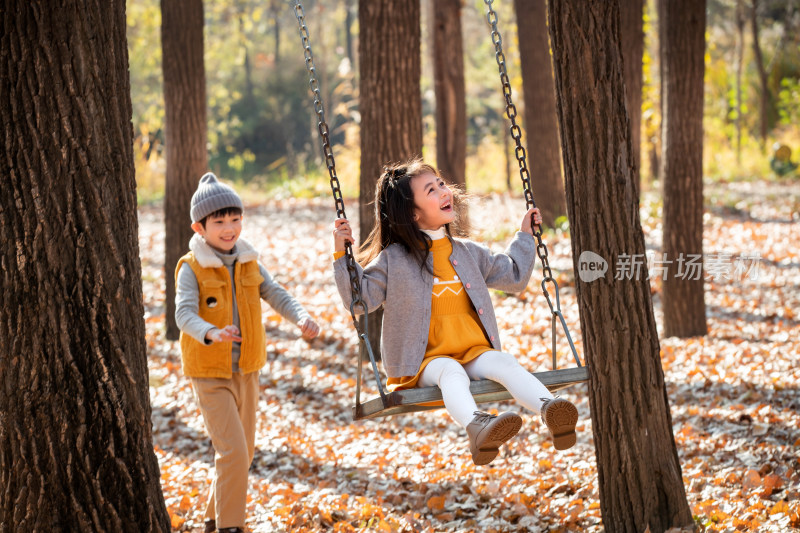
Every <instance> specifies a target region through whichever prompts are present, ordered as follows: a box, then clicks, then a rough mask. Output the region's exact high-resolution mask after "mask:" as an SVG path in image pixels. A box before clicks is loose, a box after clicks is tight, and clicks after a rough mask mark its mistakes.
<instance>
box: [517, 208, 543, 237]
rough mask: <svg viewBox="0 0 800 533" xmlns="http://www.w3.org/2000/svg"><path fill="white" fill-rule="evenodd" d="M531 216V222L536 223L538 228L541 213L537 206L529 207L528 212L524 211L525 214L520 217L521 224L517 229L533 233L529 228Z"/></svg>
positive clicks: (529, 233) (540, 222) (540, 221)
mask: <svg viewBox="0 0 800 533" xmlns="http://www.w3.org/2000/svg"><path fill="white" fill-rule="evenodd" d="M531 217H533V223H534V224H536V229H537V230H538V229H540V227H539V226H541V224H542V214H541V213H540V212H539V208H538V207H531V208H530V209H528V212H527V213H525V216H524V217H522V224H521V225H520V228H519V230H520V231H524V232H525V233H527V234H528V235H533V229H531Z"/></svg>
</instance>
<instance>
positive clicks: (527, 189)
mask: <svg viewBox="0 0 800 533" xmlns="http://www.w3.org/2000/svg"><path fill="white" fill-rule="evenodd" d="M483 1H484V3H485V4H486V8H487V11H486V20H488V21H489V24H490V25H491V26H492V43H494V58H495V60H496V61H497V67H498V69H499V71H500V82H501V83H502V84H503V97H504V98H505V100H506V115H507V116H508V119H509V120H510V121H511V138H512V139H514V143H515V144H516V148H515V149H514V155H515V157H516V159H517V164H518V165H519V177H520V178H521V179H522V190H523V192H524V193H525V205H526V208H527V209H530V208H531V207H536V202H534V201H533V193H532V192H531V177H530V173H529V172H528V164H527V162H526V159H525V147H523V146H522V130H521V129H520V127H519V126H518V125H517V106H515V105H514V102H513V101H512V100H511V83H510V82H509V81H508V72H507V70H506V56H505V54H504V53H503V38H502V37H501V36H500V31H499V30H498V29H497V13H496V12H495V11H494V9H493V8H492V2H493V1H494V0H483ZM531 230H532V231H533V236H534V237H536V242H537V245H536V253H537V255H538V256H539V260H540V261H541V262H542V270H543V272H544V281H552V282H553V283H555V279H554V278H553V272H552V271H551V270H550V262H549V261H548V259H547V246H546V245H545V244H544V242H543V241H542V229H541V227H537V226H535V225H534V223H533V219H531ZM542 288H544V285H543V286H542ZM544 290H545V295H547V289H544Z"/></svg>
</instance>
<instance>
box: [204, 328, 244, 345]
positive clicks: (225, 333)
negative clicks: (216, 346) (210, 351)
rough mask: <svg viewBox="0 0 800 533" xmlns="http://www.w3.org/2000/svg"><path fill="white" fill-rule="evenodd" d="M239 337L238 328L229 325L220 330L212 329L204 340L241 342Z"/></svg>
mask: <svg viewBox="0 0 800 533" xmlns="http://www.w3.org/2000/svg"><path fill="white" fill-rule="evenodd" d="M239 335H240V332H239V328H237V327H236V326H234V325H230V326H225V327H224V328H222V329H219V328H214V329H211V330H209V331H208V333H206V339H208V340H210V341H211V342H233V341H236V342H242V338H241V337H240V336H239Z"/></svg>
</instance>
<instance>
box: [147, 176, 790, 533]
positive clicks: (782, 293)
mask: <svg viewBox="0 0 800 533" xmlns="http://www.w3.org/2000/svg"><path fill="white" fill-rule="evenodd" d="M778 186H780V185H778ZM769 187H772V188H773V190H774V188H775V185H769V186H768V185H767V184H759V183H756V184H730V185H727V186H725V187H724V189H725V194H724V195H721V194H718V195H717V196H715V195H714V192H713V190H712V193H711V194H709V195H708V197H709V200H707V201H708V202H709V204H710V205H709V206H708V209H707V212H706V215H705V239H706V244H705V253H706V255H707V256H708V255H710V254H730V255H731V256H732V257H739V256H743V255H746V254H750V253H752V252H754V251H757V252H758V253H759V254H760V259H759V260H758V264H757V268H758V271H757V275H755V276H753V275H752V274H753V273H752V271H751V272H749V273H745V275H743V276H729V277H730V278H731V279H726V277H725V276H719V277H718V279H709V280H708V281H707V283H706V303H707V306H708V325H709V334H708V335H707V336H706V337H702V338H693V339H674V338H670V339H664V340H662V344H661V346H662V362H663V366H664V371H665V377H666V381H667V386H668V394H669V400H670V404H671V408H672V415H673V422H674V426H673V430H674V433H675V438H676V441H677V443H678V451H679V453H680V458H681V464H682V467H683V476H684V480H685V484H686V489H687V495H688V498H689V503H690V505H691V508H692V512H693V514H694V515H696V517H697V518H696V520H697V522H698V523H699V524H700V525H702V526H703V527H705V528H706V530H707V531H733V530H750V531H789V530H793V529H800V502H798V496H799V495H800V460H799V459H798V450H800V393H798V384H800V349H799V348H800V343H799V342H798V340H797V339H798V333H800V321H799V320H800V319H799V318H798V316H797V314H798V312H800V311H798V310H800V291H798V287H800V259H799V258H798V253H797V251H796V248H795V246H796V241H797V235H798V234H797V222H798V220H797V212H798V205H800V203H799V202H798V196H797V193H789V194H786V193H780V192H778V193H776V194H775V195H774V196H773V197H770V198H767V200H768V201H763V202H761V201H758V198H757V196H756V195H757V194H761V193H763V192H764V191H765V190H769ZM787 190H789V191H791V190H792V189H791V188H790V187H789V185H788V184H787ZM737 194H738V196H737V197H736V198H739V200H737V201H732V200H731V195H734V196H735V195H737ZM643 205H644V208H643V210H642V223H643V226H644V228H645V233H646V237H647V243H648V248H649V249H658V248H659V246H660V226H659V220H658V218H657V214H656V213H650V210H651V207H650V206H649V204H647V202H645V203H643ZM523 208H524V202H523V201H522V200H521V199H519V198H509V197H506V196H501V195H495V196H491V197H488V198H485V199H483V200H481V201H479V202H477V203H476V204H475V205H474V206H473V208H472V211H471V218H472V223H473V227H474V228H475V230H476V231H474V235H475V237H476V238H477V239H478V240H484V241H487V242H491V244H492V246H493V247H494V248H496V249H502V247H503V245H504V244H505V242H506V241H507V239H508V237H509V236H510V235H511V232H513V229H514V228H515V227H516V226H517V224H518V219H519V218H520V217H521V213H522V212H523V210H524V209H523ZM652 209H654V208H652ZM348 212H350V213H355V212H357V209H356V206H355V204H353V203H349V204H348ZM333 216H334V212H333V208H332V203H331V202H330V201H328V200H327V199H314V200H295V199H283V200H275V201H272V202H270V203H269V204H267V205H259V206H248V208H247V215H246V218H245V229H244V232H243V236H245V237H246V238H247V239H248V240H250V241H251V242H252V243H254V245H255V246H256V248H258V249H259V250H260V251H261V254H262V255H261V260H262V262H263V263H264V264H265V266H266V267H267V269H268V270H270V272H271V273H272V274H273V276H274V277H275V278H276V279H277V280H278V281H280V282H281V283H283V284H284V285H285V286H286V287H287V288H288V289H289V290H290V292H292V293H293V294H294V295H295V296H296V297H297V298H298V299H299V300H300V301H301V302H302V303H303V304H304V305H305V306H306V307H307V309H309V311H310V312H311V313H312V314H313V315H314V316H315V317H316V318H317V319H318V321H319V322H320V323H321V324H322V326H323V332H322V335H321V336H320V338H318V339H315V340H314V341H313V342H311V343H307V342H305V341H303V340H301V339H300V338H299V335H298V332H297V330H296V328H294V327H293V326H291V325H289V324H287V323H285V322H283V321H281V320H280V318H279V317H278V316H277V315H275V313H274V312H273V311H272V310H271V309H269V307H268V306H266V305H264V311H265V314H264V320H265V324H266V327H267V337H268V343H269V345H268V357H269V362H268V364H267V366H266V367H265V368H264V370H263V371H262V373H261V385H262V395H261V403H260V416H259V423H258V433H257V441H256V446H257V450H256V456H255V460H254V463H253V467H252V469H251V485H250V487H251V490H250V493H249V503H248V527H249V529H250V531H253V532H267V531H289V530H292V531H323V530H331V531H356V530H370V531H386V532H390V531H484V532H491V531H532V532H536V531H600V530H602V523H601V514H600V502H599V493H598V488H597V472H596V466H595V457H594V449H593V445H592V431H591V430H592V427H591V420H590V417H589V406H588V403H587V399H586V392H585V385H581V386H577V387H573V388H571V389H569V390H567V391H565V394H564V395H565V396H566V397H568V398H569V399H570V400H572V401H574V402H575V403H576V404H577V405H578V408H579V412H580V416H581V422H580V424H579V427H578V444H577V445H576V446H575V447H573V448H572V449H570V450H568V451H566V452H556V451H555V450H554V449H553V448H552V446H551V444H550V441H549V439H548V438H547V437H546V431H544V430H543V429H542V427H541V424H540V423H539V421H538V420H537V418H536V417H535V416H533V415H532V414H531V413H527V412H525V413H522V415H523V419H524V420H525V425H524V426H523V429H522V431H521V432H520V434H519V435H518V436H517V437H516V438H514V439H513V440H512V441H511V442H510V443H509V445H508V446H507V447H506V448H505V449H504V450H503V451H502V452H501V455H500V456H499V457H498V459H496V460H495V461H494V462H493V463H492V464H491V465H490V466H488V467H475V466H474V465H472V462H471V460H470V455H469V451H468V447H467V441H466V436H465V434H464V432H463V430H460V429H459V428H458V427H457V426H456V424H455V423H454V422H452V421H451V420H450V419H449V417H448V415H447V414H446V412H445V411H443V410H440V411H433V412H428V413H419V414H414V415H403V416H397V417H393V418H391V419H384V420H379V421H365V422H356V423H354V422H352V421H351V416H350V410H351V406H352V403H353V395H354V393H355V391H354V389H355V387H354V384H355V380H354V373H355V354H356V352H357V348H356V338H355V333H354V329H353V327H352V324H351V323H350V317H349V314H348V313H347V312H346V311H345V310H344V308H343V307H342V306H341V304H340V303H339V298H338V295H337V293H336V289H335V287H334V285H333V282H332V277H331V270H330V261H331V256H330V249H331V231H330V228H331V222H332V219H333ZM793 217H795V218H794V219H793ZM489 221H491V224H489ZM545 239H546V242H547V245H548V249H549V253H550V257H551V266H552V267H553V269H554V273H555V274H556V276H557V277H558V282H559V285H560V286H561V289H562V290H561V297H562V298H561V299H562V308H563V309H564V314H565V316H566V318H567V320H568V323H569V327H570V330H571V332H572V334H573V337H574V338H575V340H576V344H577V346H578V350H579V353H581V354H582V353H583V351H582V348H581V343H580V328H579V323H578V311H577V305H576V302H575V292H574V277H573V274H572V260H571V255H570V245H569V240H568V237H567V236H565V235H564V234H562V233H555V234H547V235H545ZM163 246H164V243H163V221H162V219H161V213H160V210H158V209H156V208H152V207H151V208H143V209H142V210H141V212H140V249H141V256H142V269H143V279H144V295H145V310H146V317H145V318H146V324H147V342H148V360H149V367H150V384H151V389H150V390H151V399H152V405H153V424H154V438H155V446H156V453H157V455H158V458H159V461H160V464H161V469H162V487H163V490H164V496H165V498H166V502H167V507H168V509H169V511H170V514H171V517H172V522H173V526H174V527H175V529H176V530H180V531H201V530H202V521H203V509H204V506H205V497H206V491H207V488H208V480H209V478H210V475H211V472H212V469H213V451H212V448H211V445H210V442H209V440H208V438H207V436H206V435H205V432H204V429H203V423H202V419H201V417H200V414H199V411H198V410H197V408H196V406H195V404H194V400H193V399H192V395H191V387H190V385H189V382H188V380H187V379H186V378H184V377H183V375H182V373H181V370H180V356H179V348H178V346H177V343H174V342H168V341H166V340H165V339H164V336H163V331H164V271H163V267H162V262H163ZM613 274H614V272H613V271H612V272H609V274H608V275H613ZM540 278H541V272H540V271H539V270H538V268H537V270H536V271H535V273H534V278H533V279H532V280H531V283H530V284H529V287H528V289H527V290H526V291H525V292H524V293H523V294H521V295H518V296H509V297H506V296H503V295H500V294H495V295H494V298H495V302H496V308H497V315H498V320H499V326H500V330H501V332H502V333H503V342H504V348H505V349H506V350H508V351H510V352H512V353H516V354H523V355H522V356H520V359H521V361H522V362H523V364H525V365H526V366H528V367H529V368H531V369H546V368H547V367H548V365H549V363H548V361H549V353H548V350H549V311H548V308H547V305H546V303H545V301H544V298H543V297H542V296H541V294H540V292H539V289H538V287H539V280H540ZM751 278H755V279H751ZM651 284H652V286H653V294H654V301H655V306H656V313H657V316H658V313H659V292H660V284H659V283H658V280H653V281H652V282H651ZM658 318H659V321H660V316H659V317H658ZM562 350H563V351H560V352H559V362H560V365H562V366H569V365H571V364H572V363H571V362H570V355H569V353H568V350H567V349H566V347H565V346H562ZM365 380H366V383H367V386H368V392H369V393H373V392H375V391H374V389H373V383H372V378H371V376H370V375H368V374H367V373H365ZM509 406H510V407H511V408H512V409H515V410H518V409H519V408H518V407H517V406H516V405H514V404H509ZM488 407H489V408H497V407H499V406H498V405H492V404H489V406H488Z"/></svg>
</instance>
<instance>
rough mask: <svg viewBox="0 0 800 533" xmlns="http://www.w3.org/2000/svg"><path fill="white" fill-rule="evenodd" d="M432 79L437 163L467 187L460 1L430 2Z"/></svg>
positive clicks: (465, 111)
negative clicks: (434, 100)
mask: <svg viewBox="0 0 800 533" xmlns="http://www.w3.org/2000/svg"><path fill="white" fill-rule="evenodd" d="M431 11H432V12H433V16H432V17H431V18H432V20H433V24H432V25H431V26H432V30H431V38H432V40H433V80H434V84H433V86H434V92H435V93H436V166H437V167H438V168H439V171H440V172H441V173H442V174H443V175H444V176H445V178H447V179H448V180H449V181H452V182H454V183H457V184H459V185H461V186H462V187H465V186H466V179H465V172H466V166H467V103H466V89H465V86H464V46H463V44H462V37H461V0H438V1H436V2H432V3H431Z"/></svg>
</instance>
